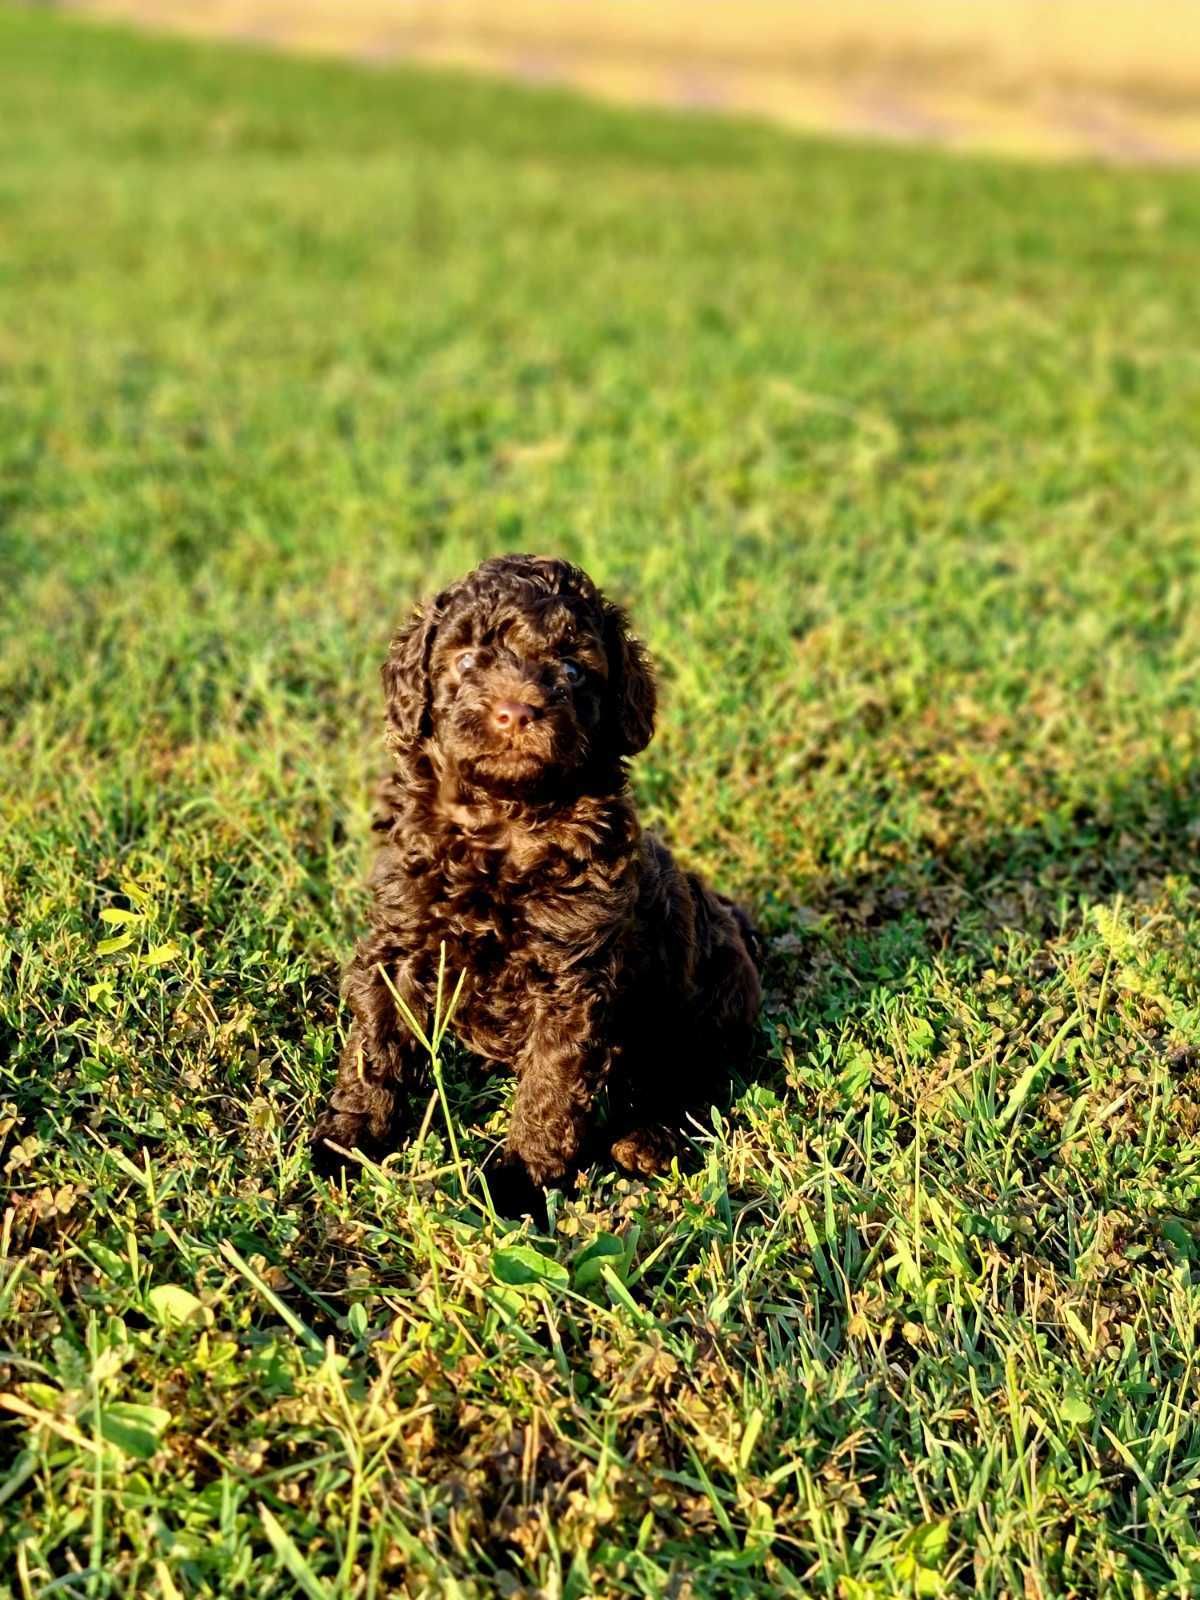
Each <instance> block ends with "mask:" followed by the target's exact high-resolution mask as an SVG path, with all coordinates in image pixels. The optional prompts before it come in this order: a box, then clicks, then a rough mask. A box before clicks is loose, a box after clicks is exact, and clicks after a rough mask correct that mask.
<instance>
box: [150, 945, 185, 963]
mask: <svg viewBox="0 0 1200 1600" xmlns="http://www.w3.org/2000/svg"><path fill="white" fill-rule="evenodd" d="M182 954H183V952H182V951H181V950H180V948H179V946H178V945H177V944H156V945H155V946H154V948H153V949H152V950H147V951H146V953H145V955H144V956H143V957H142V966H144V967H157V966H161V965H162V963H163V962H164V961H174V959H175V957H176V956H178V955H182Z"/></svg>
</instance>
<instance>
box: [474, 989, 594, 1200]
mask: <svg viewBox="0 0 1200 1600" xmlns="http://www.w3.org/2000/svg"><path fill="white" fill-rule="evenodd" d="M597 1040H602V1041H603V1042H602V1043H598V1042H595V1041H597ZM611 1055H612V1052H611V1048H610V1045H609V1042H608V1041H607V1040H604V1030H603V1029H602V1028H599V1027H598V1026H597V1024H596V1021H595V1018H594V1017H593V1016H592V1015H591V1014H590V1008H585V1009H584V1014H579V1013H577V1012H575V1011H573V1010H572V1008H570V1007H569V1006H565V1007H563V1008H562V1009H561V1010H555V1011H553V1012H548V1013H547V1014H546V1015H544V1016H542V1017H540V1018H538V1019H537V1020H536V1021H535V1024H534V1027H533V1030H532V1032H531V1034H530V1037H529V1040H528V1043H527V1044H526V1046H525V1048H524V1050H523V1051H522V1052H521V1056H520V1058H519V1060H518V1061H517V1063H516V1069H517V1093H516V1099H515V1100H514V1102H513V1112H512V1121H511V1122H510V1124H509V1129H508V1140H507V1143H506V1146H505V1153H504V1157H503V1159H502V1160H501V1161H500V1162H499V1163H498V1164H497V1166H496V1167H495V1168H494V1169H493V1171H494V1173H495V1177H496V1180H497V1182H496V1185H495V1186H494V1187H493V1198H494V1199H495V1200H496V1203H497V1205H498V1206H501V1208H502V1209H505V1210H509V1209H515V1210H526V1211H528V1210H531V1209H533V1208H534V1207H533V1198H534V1196H535V1194H536V1190H537V1189H538V1188H541V1187H543V1186H545V1185H547V1184H553V1183H556V1182H558V1181H559V1180H560V1179H562V1178H563V1177H565V1176H566V1175H567V1174H568V1173H569V1172H570V1171H571V1169H572V1167H573V1166H575V1164H576V1162H577V1161H578V1159H579V1155H580V1151H581V1150H582V1148H583V1142H584V1138H585V1136H586V1134H587V1131H588V1127H589V1124H590V1122H591V1118H592V1113H593V1109H594V1107H595V1103H596V1096H597V1094H598V1093H599V1091H600V1088H601V1087H602V1085H603V1084H604V1081H605V1079H606V1078H607V1076H608V1072H609V1067H610V1063H611ZM497 1189H498V1190H499V1191H500V1193H499V1194H497Z"/></svg>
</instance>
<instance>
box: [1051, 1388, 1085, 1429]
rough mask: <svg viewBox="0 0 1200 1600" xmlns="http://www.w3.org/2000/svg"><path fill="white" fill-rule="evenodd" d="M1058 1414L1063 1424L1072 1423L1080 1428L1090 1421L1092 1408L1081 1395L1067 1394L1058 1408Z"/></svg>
mask: <svg viewBox="0 0 1200 1600" xmlns="http://www.w3.org/2000/svg"><path fill="white" fill-rule="evenodd" d="M1058 1414H1059V1416H1060V1417H1061V1418H1062V1419H1063V1421H1064V1422H1073V1423H1076V1424H1078V1425H1080V1426H1082V1424H1083V1423H1085V1422H1090V1421H1091V1420H1092V1408H1091V1406H1090V1405H1088V1403H1087V1401H1086V1400H1085V1399H1084V1398H1083V1396H1082V1395H1081V1394H1068V1395H1067V1396H1066V1397H1065V1398H1064V1400H1063V1403H1062V1405H1060V1406H1059V1408H1058Z"/></svg>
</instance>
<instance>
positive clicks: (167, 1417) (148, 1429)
mask: <svg viewBox="0 0 1200 1600" xmlns="http://www.w3.org/2000/svg"><path fill="white" fill-rule="evenodd" d="M170 1421H171V1413H170V1412H169V1411H164V1410H163V1408H162V1407H161V1406H142V1405H133V1404H130V1403H127V1402H125V1401H122V1400H110V1401H108V1402H107V1403H106V1404H105V1405H104V1406H102V1407H101V1410H100V1433H101V1436H102V1437H103V1438H104V1439H106V1440H107V1441H108V1443H109V1444H112V1445H116V1447H117V1449H118V1450H120V1451H122V1452H123V1453H124V1454H125V1455H127V1456H136V1457H137V1459H138V1460H139V1461H148V1460H149V1458H150V1457H151V1456H152V1455H153V1454H154V1452H155V1451H156V1450H157V1449H158V1441H159V1437H160V1436H161V1434H162V1433H163V1431H164V1430H165V1429H166V1427H167V1426H168V1424H169V1423H170Z"/></svg>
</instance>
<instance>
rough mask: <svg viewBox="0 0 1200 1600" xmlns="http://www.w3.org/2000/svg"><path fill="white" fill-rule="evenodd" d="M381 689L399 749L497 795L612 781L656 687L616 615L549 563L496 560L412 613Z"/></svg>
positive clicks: (580, 577)
mask: <svg viewBox="0 0 1200 1600" xmlns="http://www.w3.org/2000/svg"><path fill="white" fill-rule="evenodd" d="M383 682H384V688H385V690H386V692H387V697H388V725H389V733H390V739H391V742H392V744H393V745H394V746H395V748H396V749H397V750H398V751H400V752H402V753H404V752H409V753H411V752H414V751H415V750H416V749H417V748H418V747H419V746H420V745H421V744H422V743H424V742H428V744H430V745H431V746H432V747H433V748H434V749H435V750H436V751H437V753H438V755H439V756H440V757H441V760H442V762H443V763H444V764H445V765H449V766H452V767H453V768H454V769H455V770H456V772H457V773H458V775H459V776H460V777H461V778H462V779H463V780H464V781H465V782H467V783H468V784H470V785H472V786H473V787H475V788H478V789H482V790H485V791H487V792H488V793H492V794H495V795H497V796H509V797H521V796H522V795H529V794H532V793H545V792H547V791H553V789H554V787H555V785H556V783H564V782H567V781H569V779H570V777H571V775H573V774H579V773H581V772H583V771H584V770H587V769H595V770H597V771H603V770H611V769H612V768H614V767H615V766H616V765H617V763H618V762H619V761H620V759H621V758H622V757H624V756H630V755H634V754H636V752H637V751H639V750H641V749H643V748H644V747H645V746H646V745H647V744H648V743H649V742H650V736H651V734H652V733H653V731H654V709H655V690H654V675H653V671H652V669H651V667H650V663H649V660H648V658H647V656H646V652H645V650H644V649H643V647H642V645H641V644H640V643H639V642H638V640H636V639H635V638H633V636H632V635H631V634H630V633H629V629H628V624H627V621H626V618H625V613H624V612H623V611H622V610H621V608H620V607H619V606H616V605H613V604H612V602H611V601H608V600H606V599H605V598H604V596H603V595H602V594H600V592H599V591H598V590H597V588H596V586H595V584H593V583H592V581H591V579H590V578H589V577H588V576H587V574H586V573H584V572H582V571H580V569H579V568H578V567H574V566H571V565H570V563H569V562H566V561H556V560H553V559H551V558H549V557H543V556H496V557H494V558H493V559H492V560H490V561H485V562H483V564H482V565H481V566H479V567H476V569H475V571H474V572H472V573H470V574H468V576H467V577H465V578H463V579H462V580H461V581H460V582H459V583H456V584H453V585H452V586H451V587H450V588H449V589H446V590H444V591H443V592H442V593H441V594H439V595H438V596H437V597H436V599H434V600H433V601H432V602H430V603H429V604H428V605H426V606H424V607H422V608H420V609H419V610H418V611H417V612H416V613H415V614H414V615H413V617H412V618H411V619H410V620H409V621H408V622H407V623H406V624H405V625H404V626H403V627H402V628H401V629H400V631H399V632H398V633H397V634H396V636H395V638H394V639H393V640H392V647H391V651H390V653H389V655H388V659H387V661H386V663H385V664H384V668H383Z"/></svg>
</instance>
